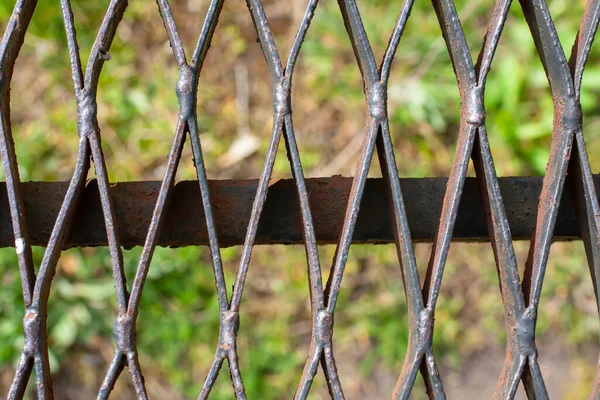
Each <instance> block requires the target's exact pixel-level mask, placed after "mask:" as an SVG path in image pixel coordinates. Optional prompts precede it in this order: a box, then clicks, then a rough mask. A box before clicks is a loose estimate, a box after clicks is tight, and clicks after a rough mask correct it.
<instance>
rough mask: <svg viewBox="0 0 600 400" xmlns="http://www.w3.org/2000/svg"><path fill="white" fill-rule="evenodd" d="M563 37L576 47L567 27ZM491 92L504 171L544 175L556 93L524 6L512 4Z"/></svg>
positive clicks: (495, 143) (491, 125)
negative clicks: (547, 76)
mask: <svg viewBox="0 0 600 400" xmlns="http://www.w3.org/2000/svg"><path fill="white" fill-rule="evenodd" d="M557 3H560V2H557ZM553 4H554V3H553ZM582 6H583V5H582V4H578V5H577V6H575V5H574V7H582ZM552 8H553V7H551V13H553V10H552ZM574 15H577V16H580V15H581V13H574ZM570 25H571V26H570V29H569V30H573V27H574V26H576V25H575V23H573V21H571V24H570ZM575 29H576V28H575ZM560 36H561V38H562V39H563V40H564V41H563V43H562V44H563V47H564V48H565V49H570V47H571V46H572V43H573V37H574V34H571V32H566V31H565V30H563V31H562V33H561V35H560ZM568 53H569V51H567V57H568ZM485 93H486V94H485V104H486V111H487V119H486V122H487V128H488V136H489V141H490V145H491V149H492V153H493V154H494V159H495V160H498V161H499V160H502V162H497V163H496V168H497V170H498V175H543V174H544V173H545V170H546V164H547V162H548V157H549V151H550V143H551V138H552V122H553V106H552V96H551V93H550V88H549V85H548V79H547V78H546V75H545V73H544V69H543V67H542V64H541V61H540V58H539V56H538V54H537V51H536V48H535V45H534V42H533V39H532V36H531V33H530V31H529V27H528V25H527V23H526V21H525V18H524V16H523V11H522V9H521V8H520V7H519V6H518V4H514V5H513V6H512V7H511V12H510V14H509V18H508V21H507V23H506V26H505V29H504V33H503V35H502V37H501V39H500V42H499V45H498V50H497V52H496V57H495V58H494V62H493V63H492V69H491V71H490V73H489V78H488V82H487V85H486V92H485Z"/></svg>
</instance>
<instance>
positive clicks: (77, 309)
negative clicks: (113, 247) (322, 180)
mask: <svg viewBox="0 0 600 400" xmlns="http://www.w3.org/2000/svg"><path fill="white" fill-rule="evenodd" d="M13 3H14V2H13V1H12V0H3V1H2V2H0V28H2V27H3V24H5V23H6V21H7V20H8V18H9V16H10V13H11V12H12V7H13V5H14V4H13ZM72 3H73V8H74V12H75V16H76V27H77V30H78V38H79V41H80V45H81V48H82V57H83V59H86V57H87V54H88V53H89V49H90V48H91V44H92V42H93V39H94V37H95V34H96V32H97V29H98V26H99V24H100V21H101V18H102V16H103V13H104V10H105V9H106V7H107V5H108V0H98V1H84V0H73V1H72ZM172 3H173V4H172V7H173V9H174V13H175V17H176V19H177V21H178V23H179V27H180V32H181V34H182V38H183V39H184V42H185V43H186V44H187V46H188V51H191V49H192V47H193V45H194V44H195V40H196V38H197V35H198V32H199V30H200V27H201V24H202V20H203V17H204V13H205V10H206V8H207V6H208V1H207V0H180V1H175V0H173V1H172ZM305 3H306V2H305V1H299V0H266V1H265V9H266V13H267V16H268V17H269V20H270V24H271V28H272V30H273V32H274V34H275V36H276V39H277V43H278V45H279V48H280V52H281V53H282V56H283V55H285V54H287V51H288V50H289V47H290V45H291V42H292V40H293V37H294V35H295V27H297V26H298V23H299V20H300V18H301V16H302V14H303V12H304V7H305V5H306V4H305ZM492 3H493V2H492V1H491V0H488V1H483V0H471V1H467V0H457V1H456V5H457V9H458V11H459V15H460V17H461V21H462V24H463V27H464V29H465V32H466V35H467V39H468V41H469V43H470V45H471V49H472V50H473V51H472V54H473V55H474V56H476V54H477V52H478V50H479V48H480V46H481V43H482V39H483V36H484V34H485V31H486V27H487V22H488V21H489V19H490V14H491V9H492ZM549 5H550V9H551V12H552V15H553V18H554V21H555V24H556V26H557V29H558V31H559V34H560V37H561V40H562V41H563V45H564V47H565V49H567V51H569V50H570V47H571V43H572V42H573V40H574V37H575V35H576V32H577V27H578V24H579V21H580V18H581V16H582V12H583V7H584V5H585V1H584V0H551V1H549ZM359 7H360V9H361V12H362V15H363V20H364V23H365V25H366V28H367V32H368V34H369V37H370V39H371V41H372V44H373V47H374V50H375V54H376V55H377V56H378V57H381V55H382V54H383V51H384V49H385V46H386V44H387V40H388V37H389V34H390V32H391V30H392V28H393V25H394V22H395V18H396V15H397V13H398V12H399V10H400V1H393V2H390V1H387V0H386V1H384V0H374V1H368V2H367V1H359ZM111 56H112V60H111V61H110V62H108V63H107V64H106V65H105V67H104V70H103V73H102V76H101V80H100V89H99V97H98V109H99V111H98V114H99V120H100V124H101V128H102V135H103V139H104V140H103V145H104V150H105V154H106V158H107V162H108V166H109V169H110V176H111V180H112V181H114V182H116V181H127V180H152V179H154V180H159V179H161V178H162V174H163V171H164V166H165V161H166V154H167V153H168V150H169V147H170V145H171V139H172V132H173V128H174V126H175V122H176V118H177V110H178V106H177V99H176V97H175V93H174V89H173V88H174V86H175V82H176V80H177V69H176V66H175V64H174V62H173V58H172V55H171V51H170V48H169V45H168V42H167V37H166V34H165V32H164V30H163V29H162V21H161V19H160V16H159V14H158V10H157V7H156V4H154V3H153V2H149V1H146V2H142V1H131V4H130V5H129V8H128V10H127V12H126V14H125V17H124V20H123V22H122V23H121V25H120V26H119V29H118V32H117V38H116V40H115V43H114V45H113V48H112V50H111ZM599 56H600V46H595V47H594V49H593V50H592V56H591V61H590V63H589V66H588V68H587V70H586V73H585V75H584V81H583V91H582V96H581V98H582V104H583V110H584V115H585V120H584V131H585V135H586V141H587V144H588V152H589V154H590V156H591V162H592V169H593V170H594V171H597V170H598V168H599V167H600V159H599V158H598V157H595V156H594V155H595V154H597V153H598V151H599V150H600V129H599V127H600V110H599V108H598V103H599V94H600V90H599V89H600V64H599V63H598V61H599V60H600V57H599ZM363 99H364V98H363V94H362V81H361V79H360V74H359V71H358V68H357V66H356V63H355V61H354V56H353V54H352V48H351V45H350V43H349V41H348V39H347V35H346V31H345V29H344V25H343V21H342V18H341V15H340V12H339V9H338V6H337V4H336V3H335V2H333V1H322V4H320V5H319V7H318V9H317V12H316V15H315V18H314V21H313V23H312V26H311V28H310V30H309V33H308V37H307V39H306V41H305V43H304V45H303V49H302V52H301V56H300V64H299V66H298V69H297V72H296V73H295V75H294V95H293V103H294V119H295V127H296V133H297V137H298V141H299V146H300V149H301V156H302V162H303V165H304V168H305V171H306V174H307V175H308V176H328V175H332V174H343V175H352V174H353V170H354V166H355V163H356V159H357V151H358V149H359V147H360V144H361V134H362V128H363V124H364V100H363ZM11 104H12V116H11V119H12V123H13V129H14V135H15V141H16V146H17V153H18V157H19V169H20V172H21V176H22V179H23V180H24V181H27V180H67V179H68V178H69V177H70V174H71V172H72V168H73V164H74V156H75V154H76V153H75V149H76V146H77V140H76V139H75V138H76V134H75V115H76V108H75V102H74V96H73V95H72V82H71V78H70V69H69V65H68V55H67V52H66V39H65V35H64V32H63V25H62V18H61V14H60V6H59V4H58V3H57V2H39V4H38V6H37V10H36V12H35V15H34V18H33V22H32V24H31V27H30V28H29V31H28V34H27V37H26V42H25V45H24V47H23V49H22V51H21V56H20V57H19V59H18V61H17V68H16V73H15V76H14V79H13V84H12V100H11ZM486 107H487V126H488V131H489V132H490V141H491V144H492V151H493V153H494V157H495V159H496V166H497V169H498V173H499V175H542V174H543V173H544V170H545V165H546V161H547V158H548V149H549V143H550V138H551V131H552V101H551V95H550V92H549V89H548V85H547V81H546V78H545V75H544V72H543V69H542V66H541V64H540V62H539V59H538V56H537V54H536V52H535V48H534V45H533V41H532V40H531V37H530V34H529V31H528V28H527V25H526V23H525V22H524V19H523V15H522V12H521V10H520V7H519V4H518V3H516V2H515V4H513V6H512V9H511V15H510V17H509V20H508V22H507V25H506V28H505V30H504V34H503V37H502V39H501V41H500V46H499V49H498V52H497V55H496V58H495V61H494V63H493V67H492V71H491V72H490V75H489V79H488V84H487V90H486ZM271 110H272V106H271V89H270V82H269V77H268V73H267V69H266V66H265V62H264V58H263V56H262V53H261V50H260V47H259V44H258V43H256V34H255V32H254V28H253V26H252V23H251V20H250V17H249V14H248V10H247V9H246V6H245V4H244V2H243V1H241V0H227V1H226V2H225V7H224V10H223V12H222V16H221V18H220V22H219V26H218V27H217V30H216V34H215V37H214V39H213V45H212V48H211V50H210V52H209V55H208V59H207V61H206V63H205V67H204V70H203V73H202V75H201V79H200V90H199V101H198V114H199V125H200V131H201V135H202V143H203V148H204V153H205V158H206V164H207V168H208V173H209V177H211V178H213V179H225V178H255V177H257V176H258V174H259V173H260V170H261V168H262V163H263V157H264V151H265V149H266V146H267V140H266V137H267V135H268V134H269V130H270V123H271ZM389 111H390V119H391V120H390V124H391V127H392V133H393V137H394V141H395V148H396V156H397V163H398V168H399V171H400V173H401V176H404V177H424V176H446V175H447V174H448V172H449V168H450V164H451V161H452V157H453V154H454V143H455V141H456V134H457V126H458V122H459V119H458V115H459V113H458V111H459V98H458V92H457V88H456V83H455V78H454V75H453V72H452V68H451V66H450V61H449V58H448V55H447V51H446V48H445V44H444V41H443V39H442V36H441V33H440V29H439V25H438V22H437V19H436V16H435V14H434V12H433V9H432V6H431V3H430V2H427V1H417V2H416V4H415V5H414V7H413V11H412V15H411V17H410V19H409V22H408V25H407V28H406V32H405V35H404V37H403V39H402V42H401V44H400V47H399V50H398V53H397V55H396V60H395V62H394V66H393V71H392V77H391V79H390V88H389ZM371 174H372V176H378V168H377V166H376V162H375V164H374V166H373V167H372V173H371ZM288 176H290V172H289V166H288V164H287V159H286V157H285V154H284V151H283V150H282V149H280V154H279V157H278V160H277V162H276V167H275V172H274V176H273V178H274V179H278V178H282V177H288ZM194 177H195V176H194V168H193V163H192V157H191V152H190V150H189V147H186V150H185V151H184V156H183V160H182V164H181V166H180V168H179V176H178V178H179V179H194ZM3 178H4V175H3V172H2V170H1V167H0V180H3ZM415 247H416V251H417V257H418V261H419V264H420V266H421V273H422V276H423V273H424V266H425V265H426V264H427V260H428V255H429V250H430V245H426V244H419V245H416V246H415ZM516 249H517V254H518V257H519V260H520V261H521V263H523V262H524V260H525V257H526V253H527V243H517V244H516ZM320 251H321V258H322V262H323V265H324V266H328V265H329V262H330V260H331V259H332V257H333V252H334V249H333V247H332V246H324V247H321V249H320ZM139 254H140V249H138V248H136V249H133V250H130V251H126V252H125V259H126V267H127V273H128V275H129V277H131V276H132V275H133V274H134V272H135V267H136V265H137V260H138V259H139ZM41 255H42V249H39V248H38V249H35V258H36V261H37V262H38V264H39V261H40V259H41ZM223 257H224V261H225V267H226V273H227V277H228V282H230V283H231V282H233V276H234V274H235V270H236V267H237V262H238V260H239V248H228V249H223ZM304 257H305V256H304V250H303V248H302V247H301V246H289V247H284V246H273V247H269V248H260V247H259V248H257V249H256V250H255V252H254V255H253V261H252V264H251V269H250V273H249V277H248V283H247V289H246V291H245V294H244V302H243V305H242V320H241V329H240V356H241V362H242V373H243V377H244V382H245V384H246V388H247V391H248V397H249V398H251V399H256V398H261V399H281V398H289V396H290V395H291V393H292V392H293V387H294V386H295V385H296V384H297V381H298V379H299V376H300V373H301V368H302V364H303V360H304V358H305V357H306V354H307V345H308V342H309V334H310V315H309V301H308V289H307V283H306V271H305V258H304ZM109 265H110V258H109V255H108V252H107V251H106V249H90V248H85V249H72V250H68V251H65V252H64V254H63V256H62V258H61V260H60V262H59V267H58V272H57V275H56V278H55V280H54V283H53V291H52V294H51V305H50V315H49V321H48V327H49V340H50V344H51V357H52V371H53V373H55V375H56V376H55V380H56V384H55V386H56V388H57V389H56V390H57V392H58V393H59V395H58V398H67V399H81V398H91V397H93V393H94V390H96V389H97V388H98V387H99V384H100V380H101V378H102V376H103V374H104V371H105V370H106V366H107V363H108V362H109V361H110V359H111V357H112V348H113V339H112V324H113V320H114V315H115V309H116V307H115V299H114V289H113V284H112V278H111V273H110V267H109ZM324 269H326V268H324ZM324 274H325V275H326V274H327V272H326V271H324ZM130 281H131V280H130ZM0 284H1V285H2V286H1V290H0V392H1V393H5V392H6V390H7V385H8V384H9V383H10V380H11V377H12V373H13V367H14V365H15V363H16V361H17V359H18V357H19V351H20V349H21V346H22V327H21V318H22V313H23V300H22V297H21V294H20V281H19V276H18V270H17V268H16V256H15V254H14V249H0ZM497 285H498V284H497V276H496V271H495V266H494V262H493V257H492V254H491V248H490V246H489V244H477V245H474V244H469V245H466V244H460V243H455V244H453V245H452V247H451V252H450V257H449V259H448V266H447V270H446V273H445V279H444V283H443V285H442V294H441V298H440V302H439V306H438V310H437V314H436V330H435V339H434V342H435V343H436V351H437V354H438V357H439V360H440V362H441V365H440V368H441V373H442V376H443V378H444V382H445V384H446V389H447V391H448V393H449V394H450V397H451V398H484V397H490V396H491V394H492V391H493V387H494V385H495V381H496V379H497V377H498V376H499V373H500V368H501V364H502V359H503V343H504V338H505V334H504V322H503V317H502V315H503V314H502V303H501V299H500V295H499V292H498V288H497ZM217 310H218V306H217V301H216V296H215V291H214V283H213V277H212V270H211V267H210V259H209V256H208V252H207V250H206V249H205V248H180V249H159V250H158V251H157V252H156V255H155V258H154V261H153V263H152V268H151V270H150V275H149V277H148V283H147V284H146V287H145V291H144V295H143V298H142V306H141V311H140V319H139V326H138V328H139V329H138V332H139V334H138V346H139V349H140V352H141V354H140V356H141V362H142V365H143V369H144V372H145V375H146V381H147V384H148V387H149V391H150V392H152V393H153V396H154V398H193V397H195V396H197V394H198V392H199V389H200V387H201V385H202V382H203V379H204V377H205V374H206V372H207V370H208V367H209V366H210V363H211V361H212V356H213V353H214V348H215V344H216V340H217V335H218V312H217ZM336 315H337V316H336V330H335V335H334V336H335V343H336V345H335V346H336V355H337V361H338V366H339V369H340V373H341V379H342V384H343V385H344V387H345V389H346V392H347V395H348V397H350V398H387V397H388V396H389V393H390V392H391V390H392V388H393V386H394V382H395V380H396V378H397V375H398V372H399V370H400V366H401V364H402V360H403V357H404V353H405V348H406V344H407V310H406V303H405V300H404V293H403V286H402V282H401V275H400V270H399V266H398V261H397V257H396V255H395V250H394V248H393V246H383V245H382V246H353V248H352V250H351V254H350V258H349V261H348V267H347V270H346V274H345V277H344V283H343V288H342V293H341V298H340V301H339V310H338V312H337V313H336ZM598 328H599V326H598V317H597V311H596V308H595V302H594V297H593V292H592V285H591V280H590V278H589V272H588V271H587V264H586V261H585V256H584V253H583V246H582V245H581V243H562V244H556V245H554V246H553V250H552V255H551V258H550V264H549V267H548V273H547V277H546V281H545V285H544V290H543V300H542V307H541V315H540V317H539V323H538V332H539V349H540V359H541V362H542V369H543V371H544V372H545V374H546V378H547V384H548V386H549V390H550V391H551V394H554V395H555V396H556V397H563V398H582V397H584V396H587V390H588V388H589V387H590V382H591V380H592V378H593V374H594V370H595V365H596V357H597V354H598V333H599V329H598ZM566 383H568V385H567V384H566ZM421 387H422V386H421V385H420V383H417V384H416V388H417V390H416V391H415V392H422V391H421V390H420V389H421ZM469 393H471V395H469ZM213 396H214V397H213V398H216V399H228V398H231V397H232V391H231V388H230V385H229V383H228V377H227V373H225V372H224V373H222V374H221V376H220V378H219V382H218V384H217V387H216V388H215V390H214V393H213ZM312 396H313V397H312V398H315V399H317V398H326V397H327V395H326V385H325V384H324V379H323V377H322V376H321V375H319V377H318V379H317V380H316V382H315V386H314V390H313V395H312ZM419 396H420V395H419V393H416V394H415V398H420V397H419ZM473 396H474V397H473ZM115 398H116V399H128V398H132V391H131V386H130V385H129V383H128V378H127V376H124V377H123V378H122V379H121V380H120V382H119V384H118V386H117V388H116V390H115Z"/></svg>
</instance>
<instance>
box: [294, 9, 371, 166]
mask: <svg viewBox="0 0 600 400" xmlns="http://www.w3.org/2000/svg"><path fill="white" fill-rule="evenodd" d="M292 105H293V110H294V114H293V117H294V122H295V130H296V137H297V141H298V145H299V147H300V149H301V152H300V155H301V157H302V162H303V165H304V168H305V170H306V175H307V176H316V177H322V176H330V175H337V174H341V175H344V176H353V175H354V174H355V171H356V163H357V160H358V152H359V149H360V147H361V145H362V142H363V133H364V124H365V122H364V121H365V100H364V94H363V83H362V79H361V77H360V72H359V70H358V67H357V64H356V60H355V58H354V54H353V51H352V46H351V43H350V41H349V39H348V34H347V32H346V29H345V28H344V22H343V19H342V16H341V14H340V10H339V6H338V5H337V4H336V3H335V2H322V3H320V4H319V6H318V7H317V10H316V13H315V17H314V19H313V21H312V24H311V27H310V29H309V30H308V33H307V36H306V39H305V41H304V43H303V45H302V49H301V50H300V56H299V59H298V64H297V66H296V70H295V72H294V81H293V90H292ZM371 170H372V171H376V170H377V169H376V168H371Z"/></svg>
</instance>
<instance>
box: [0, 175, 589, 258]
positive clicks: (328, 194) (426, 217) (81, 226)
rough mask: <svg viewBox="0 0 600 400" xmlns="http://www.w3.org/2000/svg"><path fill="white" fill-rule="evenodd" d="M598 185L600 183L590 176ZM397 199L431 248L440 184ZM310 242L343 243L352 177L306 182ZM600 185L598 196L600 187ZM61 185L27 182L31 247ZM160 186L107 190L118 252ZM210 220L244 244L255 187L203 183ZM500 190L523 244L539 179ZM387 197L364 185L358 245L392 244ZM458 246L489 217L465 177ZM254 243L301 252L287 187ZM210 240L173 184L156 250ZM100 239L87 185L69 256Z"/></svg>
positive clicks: (272, 194) (3, 222)
mask: <svg viewBox="0 0 600 400" xmlns="http://www.w3.org/2000/svg"><path fill="white" fill-rule="evenodd" d="M594 178H595V179H596V180H598V179H599V177H598V176H595V177H594ZM400 181H401V186H402V192H403V195H404V199H405V203H406V211H407V214H408V221H409V225H410V230H411V234H412V237H413V240H414V241H417V242H428V241H431V240H432V239H433V237H434V235H435V233H436V230H437V225H438V220H439V216H440V212H441V205H442V200H443V196H444V193H445V189H446V182H447V179H446V178H419V179H412V178H408V179H401V180H400ZM306 183H307V190H308V193H309V198H310V204H311V209H312V213H313V220H314V225H315V233H316V236H317V240H318V242H319V243H320V244H328V243H335V242H336V241H337V239H338V236H339V234H340V231H341V228H342V224H343V221H344V213H345V211H346V202H347V199H348V195H349V192H350V185H351V178H342V177H331V178H312V179H308V180H307V182H306ZM599 183H600V182H597V184H596V187H599V186H600V184H599ZM67 186H68V183H66V182H29V183H24V184H23V194H24V198H25V208H26V211H27V221H28V223H29V231H30V235H31V241H32V244H33V245H38V246H44V245H45V244H46V243H47V242H48V238H49V237H50V233H51V231H52V227H53V225H54V221H55V219H56V216H57V214H58V210H59V208H60V205H61V202H62V200H63V197H64V194H65V192H66V189H67ZM159 187H160V182H124V183H117V184H113V186H112V187H111V195H112V196H113V200H114V204H115V209H116V214H117V222H118V225H119V234H120V237H121V242H122V244H123V246H125V247H127V248H130V247H133V246H140V245H142V244H143V243H144V240H145V236H146V231H147V230H148V225H149V222H150V217H151V215H152V211H153V208H154V203H155V201H156V197H157V195H158V191H159ZM209 187H210V193H211V197H212V203H213V207H214V214H215V221H216V225H217V229H218V233H219V238H220V243H221V245H222V246H224V247H227V246H234V245H239V244H242V243H243V240H244V237H245V235H246V227H247V225H248V220H249V217H250V210H251V208H252V202H253V200H254V195H255V193H256V187H257V181H256V180H222V181H210V183H209ZM500 188H501V191H502V195H503V198H504V203H505V206H506V213H507V216H508V220H509V223H510V228H511V232H512V234H513V237H514V239H515V240H525V239H529V238H530V236H531V232H532V229H533V226H534V223H535V216H536V209H537V202H538V198H539V194H540V191H541V188H542V178H541V177H511V178H501V179H500ZM390 221H391V218H390V210H389V207H388V201H387V191H386V187H385V185H384V182H383V180H382V179H369V180H368V181H367V185H366V189H365V194H364V197H363V200H362V204H361V208H360V214H359V217H358V223H357V225H356V231H355V233H354V239H353V241H354V242H355V243H366V242H369V243H390V242H392V241H393V236H392V229H391V226H390ZM554 233H555V236H554V240H573V239H579V238H580V230H579V224H578V222H577V218H576V215H575V207H574V204H573V200H572V197H571V193H570V192H569V191H568V189H566V190H565V194H564V195H563V196H562V202H561V205H560V210H559V216H558V221H557V223H556V229H555V232H554ZM454 240H458V241H489V236H488V231H487V226H486V222H485V215H484V211H483V207H482V204H481V200H480V198H479V191H478V187H477V181H476V179H475V178H468V179H467V181H466V183H465V188H464V192H463V196H462V200H461V205H460V208H459V211H458V218H457V220H456V226H455V229H454ZM256 242H257V244H270V243H283V244H300V243H302V223H301V220H300V214H299V207H298V201H297V195H296V187H295V185H294V181H293V180H291V179H284V180H279V181H275V182H273V183H272V184H271V186H270V188H269V193H268V197H267V203H266V205H265V210H264V213H263V216H262V218H261V221H260V224H259V228H258V236H257V240H256ZM207 243H208V235H207V232H206V224H205V222H204V212H203V209H202V202H201V199H200V192H199V189H198V184H197V183H196V182H194V181H184V182H179V183H178V184H177V185H176V186H175V188H174V192H173V197H172V199H171V202H170V205H169V210H168V213H167V217H166V219H165V226H164V227H163V229H162V232H161V235H160V239H159V245H160V246H189V245H199V244H207ZM106 244H107V241H106V231H105V227H104V220H103V218H102V209H101V206H100V199H99V195H98V186H97V183H96V181H95V180H91V181H90V182H89V183H88V184H87V186H86V189H85V192H84V194H83V197H82V201H81V203H80V205H79V207H78V210H77V212H76V215H75V218H74V221H73V225H72V228H71V232H70V235H69V239H68V240H67V241H66V247H67V248H68V247H77V246H81V247H86V246H105V245H106ZM11 246H14V238H13V233H12V224H11V220H10V213H9V209H8V200H7V196H6V185H5V183H4V182H1V183H0V247H11Z"/></svg>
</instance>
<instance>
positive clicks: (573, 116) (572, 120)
mask: <svg viewBox="0 0 600 400" xmlns="http://www.w3.org/2000/svg"><path fill="white" fill-rule="evenodd" d="M559 118H560V122H561V124H562V126H563V127H564V128H565V130H566V131H568V132H576V131H578V130H580V129H581V124H582V122H583V113H582V111H581V103H580V102H579V100H578V99H577V98H576V97H575V96H567V97H565V98H564V100H563V102H562V105H561V106H559Z"/></svg>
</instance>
